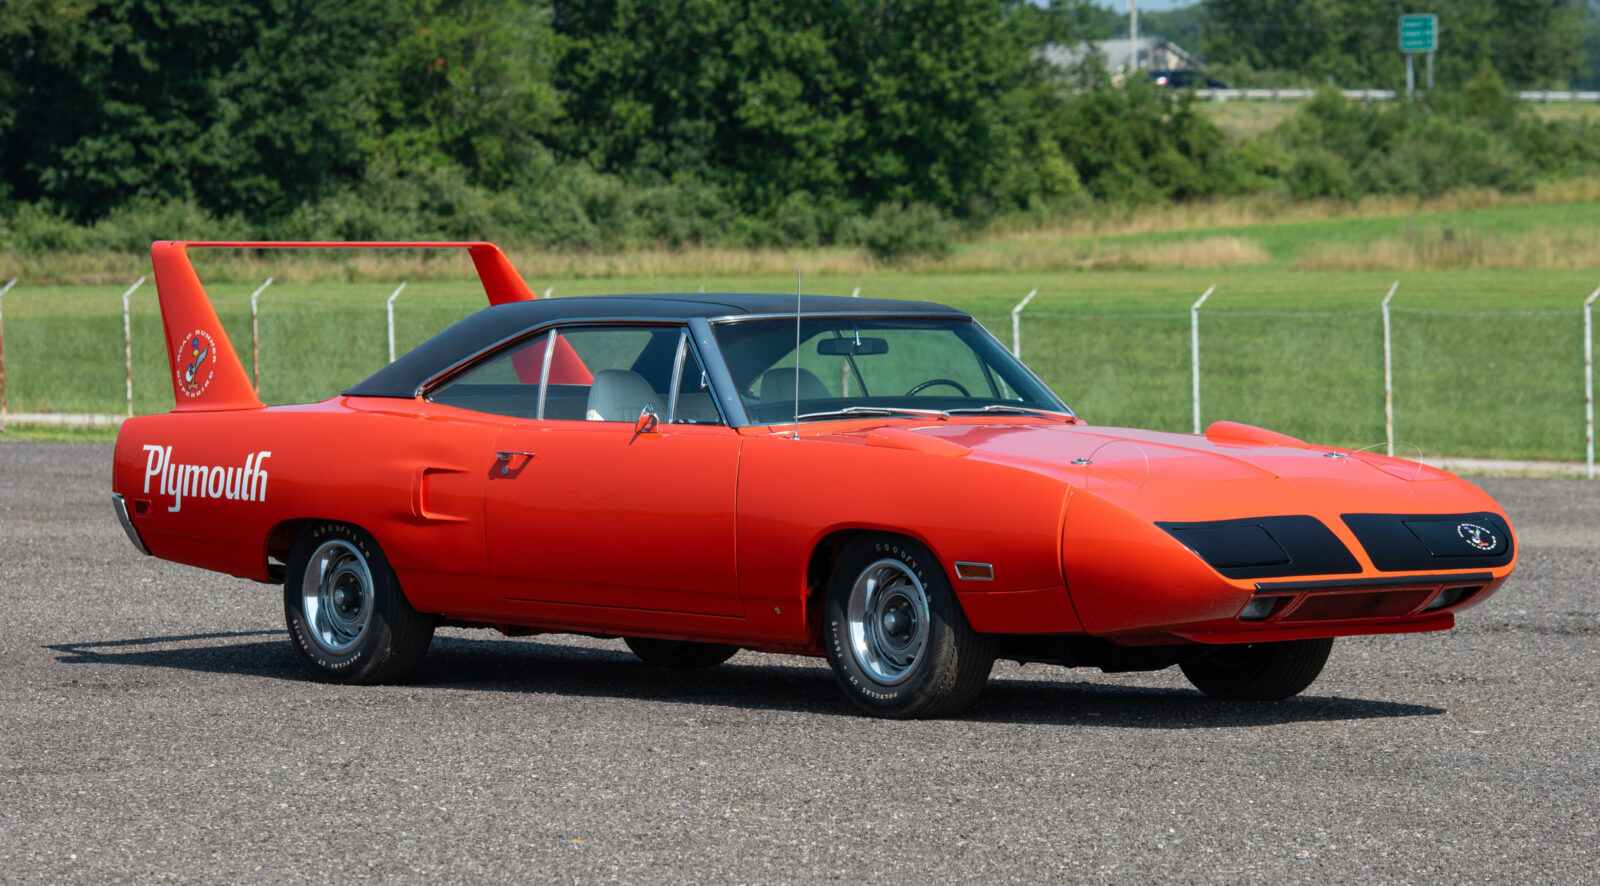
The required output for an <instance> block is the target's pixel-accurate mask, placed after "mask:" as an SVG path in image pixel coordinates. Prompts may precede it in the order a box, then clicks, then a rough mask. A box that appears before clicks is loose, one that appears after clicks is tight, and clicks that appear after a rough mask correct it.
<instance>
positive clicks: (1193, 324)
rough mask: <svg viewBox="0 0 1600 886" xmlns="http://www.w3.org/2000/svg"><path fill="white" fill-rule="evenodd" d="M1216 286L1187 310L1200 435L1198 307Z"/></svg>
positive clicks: (1196, 414)
mask: <svg viewBox="0 0 1600 886" xmlns="http://www.w3.org/2000/svg"><path fill="white" fill-rule="evenodd" d="M1216 288H1217V284H1215V283H1213V284H1211V286H1209V287H1208V288H1207V289H1206V291H1205V294H1203V295H1201V296H1200V300H1199V301H1197V302H1195V303H1194V306H1193V307H1191V308H1190V309H1189V362H1190V364H1191V365H1192V366H1193V368H1194V372H1193V376H1194V432H1195V433H1196V434H1198V433H1200V306H1201V305H1203V304H1205V303H1206V299H1208V298H1210V297H1211V293H1212V292H1213V291H1215V290H1216Z"/></svg>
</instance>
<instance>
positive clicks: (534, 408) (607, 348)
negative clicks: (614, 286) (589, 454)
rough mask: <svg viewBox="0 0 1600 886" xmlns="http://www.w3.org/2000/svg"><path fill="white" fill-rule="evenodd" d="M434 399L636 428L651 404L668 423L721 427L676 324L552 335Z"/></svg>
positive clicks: (458, 382)
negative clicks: (609, 422)
mask: <svg viewBox="0 0 1600 886" xmlns="http://www.w3.org/2000/svg"><path fill="white" fill-rule="evenodd" d="M541 380H542V381H543V384H542V385H541ZM428 399H430V400H432V401H434V402H436V403H446V404H449V405H452V406H459V407H461V408H463V409H473V410H476V411H479V412H488V413H493V414H496V415H508V416H513V417H516V418H543V419H557V420H566V421H584V420H588V421H611V422H628V423H630V424H631V423H632V422H633V421H634V420H636V419H637V418H638V417H639V413H640V412H642V411H643V410H644V408H645V407H646V406H649V407H650V408H651V409H652V410H654V411H655V413H656V415H657V416H659V418H660V420H661V421H662V422H678V423H687V424H720V423H721V422H722V419H721V416H720V415H719V414H718V412H717V407H716V403H715V401H714V399H713V398H712V396H711V390H710V386H709V383H708V381H707V379H706V374H705V372H704V370H703V367H702V366H701V364H700V360H699V358H698V357H696V355H695V353H694V349H693V348H692V347H690V346H689V342H688V336H687V333H686V332H685V331H684V330H683V329H682V328H681V327H677V326H663V327H656V326H583V327H568V328H564V329H561V330H559V331H552V332H550V333H549V334H545V335H541V336H539V337H538V338H537V339H534V340H532V341H529V342H526V343H523V344H522V345H519V346H518V347H516V348H514V349H512V350H511V351H508V352H506V353H504V354H501V355H499V356H496V357H494V358H492V359H490V360H488V361H487V362H485V363H483V364H482V365H480V366H477V367H474V368H473V369H471V370H470V371H468V372H467V373H466V374H464V375H462V376H461V377H459V378H457V379H455V380H453V381H451V382H450V383H449V384H447V385H445V386H444V387H443V388H440V389H439V390H438V391H436V392H434V393H433V394H432V395H430V396H429V398H428Z"/></svg>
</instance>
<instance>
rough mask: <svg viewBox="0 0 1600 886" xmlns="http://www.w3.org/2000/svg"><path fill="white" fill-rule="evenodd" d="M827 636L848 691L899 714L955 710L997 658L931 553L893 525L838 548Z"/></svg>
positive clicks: (876, 709)
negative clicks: (893, 529)
mask: <svg viewBox="0 0 1600 886" xmlns="http://www.w3.org/2000/svg"><path fill="white" fill-rule="evenodd" d="M823 630H824V632H825V633H824V641H825V642H826V645H827V650H828V663H829V664H830V665H832V666H833V674H834V677H835V678H836V679H838V681H839V685H840V686H841V687H842V688H843V689H844V692H845V695H846V696H848V697H849V699H850V700H851V701H852V702H854V703H855V704H856V706H857V707H860V708H861V709H862V710H865V711H867V712H868V713H871V714H875V715H877V716H880V717H893V718H897V719H905V718H911V717H937V716H943V715H946V714H952V713H955V712H956V711H959V710H961V709H962V708H964V707H966V706H967V705H968V704H971V703H972V701H973V699H975V698H977V697H978V693H980V692H982V691H983V685H984V683H985V682H986V681H987V680H988V679H989V670H990V669H991V668H992V667H994V657H995V648H996V644H995V641H994V638H992V637H988V636H985V635H983V634H979V633H978V632H976V631H974V630H973V629H972V626H971V625H969V624H968V623H967V618H966V615H965V614H964V613H963V612H962V611H961V605H960V603H959V602H958V601H957V600H956V595H955V592H954V591H953V590H951V588H950V582H949V580H948V579H947V578H945V574H944V570H943V569H941V568H940V567H939V563H938V561H936V560H935V559H934V558H933V554H932V553H930V552H929V551H928V549H927V548H925V547H923V546H922V545H920V544H917V543H916V542H913V541H910V540H908V539H904V538H899V537H896V536H890V535H871V536H864V537H862V538H859V539H857V540H856V541H854V542H852V543H851V544H850V545H849V547H847V548H845V550H844V553H843V554H842V555H841V556H840V557H839V562H838V563H837V564H836V565H835V568H834V571H833V577H832V579H830V581H829V583H828V598H827V606H826V619H825V624H824V628H823Z"/></svg>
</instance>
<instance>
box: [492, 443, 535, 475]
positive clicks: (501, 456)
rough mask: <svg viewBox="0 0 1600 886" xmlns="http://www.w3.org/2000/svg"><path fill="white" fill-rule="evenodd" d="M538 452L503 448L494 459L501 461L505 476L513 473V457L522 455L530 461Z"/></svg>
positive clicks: (502, 471)
mask: <svg viewBox="0 0 1600 886" xmlns="http://www.w3.org/2000/svg"><path fill="white" fill-rule="evenodd" d="M536 454H537V453H533V452H529V451H527V450H523V449H501V450H499V451H497V452H496V453H495V454H494V460H495V461H497V462H499V463H500V474H501V476H505V475H506V474H509V473H511V460H512V459H513V458H516V457H517V456H519V455H520V456H522V457H523V458H525V459H527V460H528V461H533V457H534V455H536Z"/></svg>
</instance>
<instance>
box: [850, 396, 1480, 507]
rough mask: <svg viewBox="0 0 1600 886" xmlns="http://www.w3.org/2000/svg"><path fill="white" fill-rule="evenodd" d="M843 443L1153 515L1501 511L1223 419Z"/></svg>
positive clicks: (944, 425)
mask: <svg viewBox="0 0 1600 886" xmlns="http://www.w3.org/2000/svg"><path fill="white" fill-rule="evenodd" d="M846 436H861V437H864V438H865V441H866V442H867V443H868V444H869V445H878V446H892V447H896V448H904V449H914V450H917V451H922V452H937V453H940V454H944V455H950V456H963V457H965V458H970V459H976V460H982V461H987V462H994V463H1001V464H1006V465H1008V466H1012V467H1015V468H1018V469H1022V470H1027V471H1031V472H1034V473H1037V474H1041V475H1044V476H1047V477H1051V478H1053V479H1056V480H1059V481H1061V482H1064V483H1066V484H1067V485H1069V486H1071V487H1073V488H1074V489H1076V490H1079V491H1083V492H1092V493H1095V494H1097V495H1100V496H1102V497H1106V498H1110V499H1113V500H1115V501H1117V503H1118V504H1121V505H1123V506H1124V507H1127V508H1129V509H1130V510H1134V511H1137V512H1140V513H1144V514H1146V515H1147V516H1149V517H1151V518H1152V519H1165V520H1196V519H1227V518H1229V517H1231V516H1252V515H1261V514H1263V513H1280V514H1281V513H1309V512H1311V511H1323V510H1327V511H1333V512H1336V513H1354V512H1376V511H1383V512H1402V511H1403V512H1412V513H1421V512H1430V511H1431V512H1439V511H1465V510H1482V509H1494V510H1498V508H1496V507H1495V506H1494V504H1493V502H1492V500H1490V499H1489V497H1488V496H1487V495H1485V494H1483V493H1482V492H1481V491H1479V490H1477V488H1476V487H1474V486H1471V484H1468V483H1466V482H1465V481H1461V480H1459V479H1458V478H1456V477H1455V475H1453V474H1450V473H1448V472H1445V471H1441V470H1438V469H1436V468H1430V467H1428V466H1426V465H1422V464H1419V463H1417V462H1413V461H1407V460H1404V459H1397V458H1390V457H1387V456H1383V455H1379V454H1376V453H1371V452H1364V451H1355V452H1352V451H1350V450H1343V449H1336V448H1333V447H1326V446H1313V445H1311V444H1309V443H1306V442H1304V441H1301V440H1296V439H1294V438H1292V437H1288V436H1286V435H1283V434H1277V433H1274V432H1272V431H1267V430H1264V429H1262V428H1255V427H1251V426H1249V425H1241V424H1235V423H1231V422H1218V423H1216V424H1213V425H1212V426H1211V427H1210V428H1208V429H1207V431H1206V433H1205V434H1178V433H1170V432H1164V431H1149V430H1140V429H1135V428H1114V427H1096V426H1093V425H1085V424H1070V425H1069V424H1056V423H1043V422H1038V421H1032V420H1022V421H982V422H966V421H961V420H959V419H957V420H952V421H949V422H938V423H923V424H915V423H911V422H886V423H884V424H883V425H880V426H876V427H871V428H865V429H860V430H857V431H854V432H851V433H850V434H847V435H846ZM1449 481H1454V482H1449Z"/></svg>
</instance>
